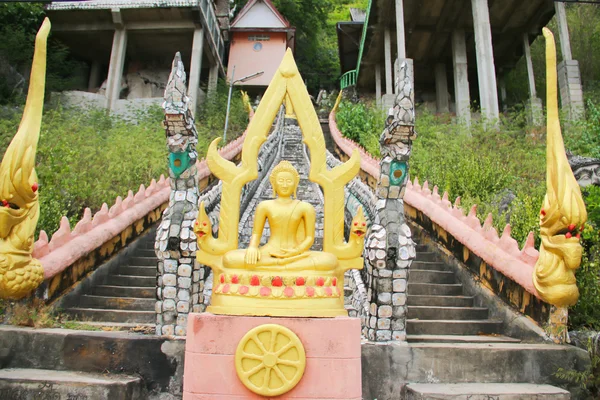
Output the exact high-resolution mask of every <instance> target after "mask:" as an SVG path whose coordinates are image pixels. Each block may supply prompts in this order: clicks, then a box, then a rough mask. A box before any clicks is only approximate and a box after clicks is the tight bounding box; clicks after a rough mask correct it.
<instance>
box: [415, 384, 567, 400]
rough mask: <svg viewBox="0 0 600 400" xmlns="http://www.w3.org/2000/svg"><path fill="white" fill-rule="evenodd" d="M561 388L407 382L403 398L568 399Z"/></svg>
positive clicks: (455, 399)
mask: <svg viewBox="0 0 600 400" xmlns="http://www.w3.org/2000/svg"><path fill="white" fill-rule="evenodd" d="M570 398H571V395H570V394H569V392H567V391H566V390H564V389H560V388H557V387H555V386H550V385H534V384H528V383H458V384H451V383H448V384H440V383H438V384H433V383H410V384H408V385H406V396H405V399H406V400H430V399H435V400H445V399H452V400H489V399H493V400H569V399H570Z"/></svg>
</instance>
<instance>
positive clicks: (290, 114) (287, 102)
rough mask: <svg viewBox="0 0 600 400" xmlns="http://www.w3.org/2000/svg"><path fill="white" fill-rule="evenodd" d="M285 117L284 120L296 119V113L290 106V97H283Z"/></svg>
mask: <svg viewBox="0 0 600 400" xmlns="http://www.w3.org/2000/svg"><path fill="white" fill-rule="evenodd" d="M284 105H285V117H286V118H293V119H295V118H296V113H295V112H294V106H293V105H292V101H291V100H290V95H289V94H288V95H286V96H285V103H284Z"/></svg>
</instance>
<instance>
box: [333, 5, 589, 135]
mask: <svg viewBox="0 0 600 400" xmlns="http://www.w3.org/2000/svg"><path fill="white" fill-rule="evenodd" d="M555 13H557V15H558V22H559V35H560V42H561V44H564V45H563V49H562V54H563V62H562V63H561V64H560V65H559V80H560V91H561V99H562V104H563V108H565V109H567V111H568V112H569V113H570V114H571V115H573V116H574V115H575V114H576V113H578V112H581V109H582V108H583V101H582V90H581V79H580V76H579V66H578V64H577V61H575V60H572V56H571V52H570V45H569V37H568V29H567V22H566V17H565V16H564V4H563V3H561V2H555V1H553V0H527V1H523V0H503V1H494V0H371V1H369V6H368V9H367V13H366V16H365V22H364V23H363V24H360V22H359V21H352V22H344V23H339V24H338V38H339V42H340V61H341V66H342V73H343V74H344V75H343V76H342V79H341V81H342V86H343V87H344V86H348V85H352V84H356V85H357V87H358V88H359V90H364V91H370V92H373V91H374V92H376V95H377V97H378V99H381V100H380V101H381V102H382V103H383V104H384V106H386V107H387V106H389V105H390V104H391V102H392V101H393V99H394V92H395V88H394V86H395V84H394V75H395V68H394V66H395V65H399V63H398V60H403V59H407V58H408V59H412V60H413V62H414V71H415V73H414V75H415V77H414V78H415V89H416V96H417V102H421V103H423V102H424V103H429V104H432V105H433V104H435V109H436V110H437V111H438V112H447V111H451V112H456V114H457V115H458V117H459V118H461V119H463V120H464V121H465V122H467V123H469V121H470V118H471V113H470V110H471V107H473V106H474V105H476V106H478V107H479V108H480V109H481V111H482V114H483V115H484V116H485V117H486V118H489V119H491V120H494V119H497V118H498V115H499V112H500V107H501V105H502V102H503V101H505V97H506V95H505V93H506V89H505V88H504V87H503V85H504V84H503V81H504V79H503V75H504V74H505V73H506V72H507V71H509V70H510V69H512V68H514V66H515V64H516V63H517V61H518V60H519V59H520V58H521V57H523V56H525V57H526V58H527V66H528V72H529V83H530V93H531V100H530V106H531V110H532V117H533V118H534V120H537V121H538V122H539V120H540V113H541V100H539V99H538V98H537V94H536V92H535V85H534V76H533V66H532V63H531V54H530V51H529V45H530V43H531V42H533V40H535V39H536V38H537V37H538V36H539V35H541V30H542V28H543V27H544V26H545V25H547V23H548V22H549V21H550V19H551V18H552V17H553V16H554V14H555ZM359 25H360V26H362V29H360V28H358V26H359ZM358 32H360V34H359V33H358ZM382 91H383V92H382Z"/></svg>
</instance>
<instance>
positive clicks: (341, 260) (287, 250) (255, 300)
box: [194, 51, 367, 317]
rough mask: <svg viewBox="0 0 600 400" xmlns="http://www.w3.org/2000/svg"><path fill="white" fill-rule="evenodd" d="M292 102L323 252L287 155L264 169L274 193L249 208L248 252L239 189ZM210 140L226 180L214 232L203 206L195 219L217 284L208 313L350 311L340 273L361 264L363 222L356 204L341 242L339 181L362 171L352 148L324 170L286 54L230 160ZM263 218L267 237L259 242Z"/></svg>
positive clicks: (313, 118)
mask: <svg viewBox="0 0 600 400" xmlns="http://www.w3.org/2000/svg"><path fill="white" fill-rule="evenodd" d="M284 100H285V101H286V104H287V105H288V108H290V109H291V108H292V107H293V109H294V112H295V115H296V118H297V120H298V124H299V126H300V129H301V130H302V134H303V137H304V143H305V144H306V145H307V146H308V149H309V151H310V155H311V164H310V171H309V176H308V178H309V179H310V180H311V181H312V182H315V183H317V184H319V185H320V186H321V188H322V189H323V197H324V199H325V201H324V218H323V225H324V226H323V251H311V250H310V248H311V246H312V245H313V243H314V240H315V219H316V213H315V210H314V208H313V207H312V206H311V205H310V204H308V203H306V202H303V201H300V200H299V199H298V198H297V196H296V188H297V187H298V183H299V181H300V176H299V175H298V171H296V169H295V168H294V166H293V165H292V164H290V163H289V162H288V161H282V162H281V163H279V165H277V166H276V167H275V168H274V169H273V171H272V173H271V176H270V181H271V185H272V187H273V190H274V192H275V194H276V195H277V197H276V198H275V199H273V200H266V201H263V202H261V203H260V204H259V205H258V206H257V208H256V212H255V217H254V218H255V219H254V228H253V232H252V239H251V241H250V245H249V247H248V249H238V223H239V217H240V194H241V190H242V187H243V186H244V185H245V184H246V183H247V182H249V181H251V180H253V179H256V178H257V177H258V163H257V158H258V151H259V149H260V146H261V145H262V143H264V141H265V140H266V137H267V134H268V132H269V130H270V128H271V124H272V121H273V120H274V118H275V116H276V115H277V112H278V110H279V107H280V105H281V104H282V102H283V101H284ZM218 142H219V140H218V139H216V140H215V141H213V143H211V145H210V146H209V149H208V154H207V157H206V160H207V164H208V167H209V168H210V170H211V171H212V172H213V173H214V174H215V176H216V177H217V178H219V179H221V181H222V185H223V193H222V195H221V208H220V212H219V234H218V237H216V238H215V237H214V236H213V235H212V224H211V222H210V219H209V218H208V215H207V214H206V210H205V209H204V204H200V207H199V214H198V218H197V220H196V223H195V225H194V232H195V234H196V237H197V240H198V251H197V253H196V258H197V260H198V262H200V263H201V264H204V265H208V266H209V267H211V268H212V270H213V276H214V284H213V294H212V298H211V305H210V306H209V307H208V310H207V311H209V312H212V313H215V314H230V315H270V316H298V317H334V316H339V315H347V313H346V310H345V308H344V287H343V285H344V272H345V271H347V270H349V269H361V268H362V266H363V259H362V252H363V248H364V238H365V234H366V230H367V227H366V220H365V217H364V215H363V212H362V209H359V210H358V212H357V214H356V216H355V217H354V220H353V221H352V227H351V229H350V237H349V240H348V241H347V242H346V241H345V240H344V200H345V195H344V186H345V185H346V183H348V182H349V181H350V180H351V179H353V178H354V177H355V176H356V174H357V173H358V171H359V169H360V156H359V153H358V152H357V151H355V153H354V154H353V155H352V157H351V158H350V160H348V161H347V162H346V163H343V164H341V165H339V166H337V167H336V168H333V169H331V170H329V169H328V168H327V163H326V149H325V139H324V137H323V132H322V130H321V126H320V123H319V120H318V117H317V115H316V113H315V110H314V108H313V106H312V103H311V101H310V97H309V95H308V92H307V91H306V87H305V85H304V82H303V80H302V77H301V76H300V74H299V73H298V69H297V67H296V63H295V62H294V58H293V55H292V53H291V51H288V52H287V53H286V55H285V57H284V59H283V61H282V63H281V66H280V67H279V69H278V71H277V73H276V74H275V76H274V78H273V80H272V81H271V84H270V85H269V87H268V89H267V91H266V92H265V95H264V96H263V99H262V101H261V103H260V105H259V106H258V109H257V110H256V115H255V117H254V118H253V119H252V121H251V123H250V125H249V127H248V134H247V136H246V139H245V141H244V147H243V150H242V162H241V164H240V165H239V166H236V165H235V164H233V163H232V162H230V161H227V160H225V159H223V158H222V157H221V156H220V155H219V153H218V151H217V143H218ZM267 222H268V223H269V228H270V232H271V234H270V237H269V240H268V242H267V243H266V244H265V245H264V246H262V247H259V244H260V240H261V237H262V233H263V229H264V227H265V224H266V223H267Z"/></svg>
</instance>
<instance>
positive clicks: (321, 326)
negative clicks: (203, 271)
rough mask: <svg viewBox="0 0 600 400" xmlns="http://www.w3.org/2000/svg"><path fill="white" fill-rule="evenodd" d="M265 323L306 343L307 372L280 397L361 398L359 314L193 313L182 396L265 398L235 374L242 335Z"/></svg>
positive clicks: (194, 399) (186, 399)
mask: <svg viewBox="0 0 600 400" xmlns="http://www.w3.org/2000/svg"><path fill="white" fill-rule="evenodd" d="M263 324H279V325H282V326H285V327H286V328H288V329H290V330H292V331H293V332H294V333H295V334H296V335H298V337H299V338H300V340H301V341H302V344H303V345H304V350H305V352H306V360H307V362H306V370H305V371H304V377H303V378H302V380H301V381H300V382H299V383H298V385H297V386H296V387H295V388H294V389H292V390H291V391H289V392H288V393H286V394H284V395H282V396H279V397H276V398H277V399H295V400H298V399H306V400H308V399H331V400H342V399H343V400H354V399H356V400H360V399H361V398H362V382H361V363H360V354H361V351H360V320H359V319H357V318H348V317H338V318H275V317H273V318H270V317H240V316H226V315H213V314H209V313H203V314H190V315H189V317H188V330H187V343H186V348H185V371H184V380H183V391H184V394H183V399H184V400H208V399H212V400H221V399H223V400H224V399H254V400H256V399H264V398H265V397H262V396H258V395H256V394H254V393H253V392H251V391H249V390H248V389H246V387H245V386H244V385H243V384H242V382H240V380H239V379H238V377H237V374H236V372H235V361H234V359H235V350H236V348H237V345H238V343H239V341H240V340H241V339H242V337H243V336H244V335H245V334H246V333H247V332H248V331H249V330H250V329H252V328H255V327H257V326H259V325H263Z"/></svg>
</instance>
